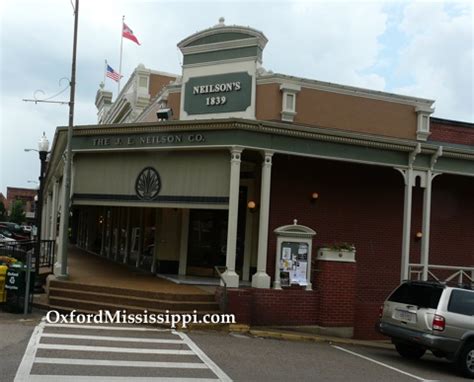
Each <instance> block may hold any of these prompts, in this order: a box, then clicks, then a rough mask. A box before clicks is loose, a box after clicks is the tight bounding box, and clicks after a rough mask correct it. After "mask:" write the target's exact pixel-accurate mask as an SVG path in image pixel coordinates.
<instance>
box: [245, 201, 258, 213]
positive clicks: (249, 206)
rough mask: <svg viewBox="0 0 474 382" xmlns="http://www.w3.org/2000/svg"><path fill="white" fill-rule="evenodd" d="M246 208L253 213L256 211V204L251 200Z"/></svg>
mask: <svg viewBox="0 0 474 382" xmlns="http://www.w3.org/2000/svg"><path fill="white" fill-rule="evenodd" d="M247 208H248V209H249V212H255V211H256V210H257V203H255V202H254V201H253V200H249V202H248V203H247Z"/></svg>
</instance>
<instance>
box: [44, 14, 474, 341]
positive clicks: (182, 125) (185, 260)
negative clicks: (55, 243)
mask: <svg viewBox="0 0 474 382" xmlns="http://www.w3.org/2000/svg"><path fill="white" fill-rule="evenodd" d="M266 43H267V39H266V37H265V36H264V35H263V33H261V32H259V31H257V30H254V29H252V28H248V27H237V26H225V25H224V24H223V23H219V24H218V25H216V26H215V27H212V28H209V29H207V30H204V31H202V32H198V33H196V34H194V35H192V36H190V37H188V38H186V39H184V40H183V41H181V42H180V43H179V44H178V47H179V48H180V50H181V52H182V53H183V71H182V73H181V75H172V74H168V73H162V72H156V71H152V70H149V69H146V68H145V67H144V66H142V65H141V66H139V67H138V68H137V69H136V70H135V72H134V74H133V75H132V77H131V78H130V79H129V81H128V82H127V84H126V86H125V87H124V89H123V90H122V92H121V94H120V95H119V97H118V100H115V102H113V103H112V102H111V99H112V95H111V93H110V92H107V91H106V90H104V88H103V87H101V89H99V91H98V93H97V98H96V105H97V107H98V116H99V124H97V125H91V126H77V127H75V128H74V136H73V142H72V147H73V153H74V157H73V181H72V195H71V196H72V203H73V204H72V206H73V218H72V230H71V232H72V240H73V242H75V243H76V244H77V245H78V246H80V247H81V248H84V249H86V250H88V251H91V252H94V253H96V254H99V255H101V256H105V257H107V258H109V259H110V260H111V261H116V262H121V263H123V264H127V265H128V266H130V267H136V268H139V269H142V270H146V271H148V272H153V273H160V274H179V275H182V276H185V275H197V276H207V277H213V276H215V271H214V267H215V266H223V267H225V273H224V275H223V277H224V280H225V281H226V284H227V286H228V287H230V288H231V290H230V292H229V293H230V294H229V296H230V308H231V309H232V310H233V311H234V312H236V313H237V315H238V317H239V320H240V321H242V322H248V323H256V324H307V325H320V326H324V327H340V328H349V331H348V333H349V332H350V335H356V336H358V337H369V336H370V335H371V333H370V331H371V328H372V326H373V325H372V323H373V319H374V318H375V317H376V314H377V313H376V312H377V310H378V306H379V305H380V302H381V301H383V299H384V297H385V296H386V294H387V293H389V291H390V290H391V289H393V288H394V287H395V286H396V285H397V283H398V282H399V281H400V280H401V279H408V278H410V277H415V276H416V277H417V275H420V277H421V278H424V279H426V278H428V277H431V276H429V273H428V272H429V271H430V268H429V266H430V265H432V264H435V265H446V266H453V267H458V268H459V269H464V268H465V269H468V268H469V267H472V266H473V265H474V264H473V252H472V249H471V244H470V243H469V236H470V234H472V232H474V201H473V199H472V195H473V194H474V128H473V126H472V124H467V123H459V122H453V121H446V120H440V119H431V120H430V116H431V114H432V113H433V111H434V109H433V103H434V101H431V100H425V99H419V98H413V97H406V96H399V95H394V94H389V93H382V92H375V91H370V90H366V89H359V88H353V87H348V86H342V85H335V84H329V83H324V82H320V81H315V80H308V79H303V78H296V77H291V76H286V75H281V74H275V73H273V72H269V71H266V70H265V69H264V68H263V67H262V56H263V50H264V48H265V45H266ZM171 110H172V113H171ZM65 132H66V130H65V129H64V128H58V130H57V133H56V136H55V140H54V145H53V151H52V155H51V158H50V162H49V167H48V173H47V181H46V189H47V190H48V192H45V197H46V199H45V203H46V208H45V212H44V214H43V221H44V225H43V226H44V227H45V230H44V232H43V235H44V236H45V237H51V238H56V235H57V220H58V216H59V215H60V210H61V206H60V203H58V201H59V200H62V198H60V194H61V190H62V182H61V179H62V171H63V168H62V161H61V155H62V152H63V150H64V147H65V137H66V134H65ZM295 219H296V220H297V222H298V224H299V225H303V226H306V227H308V228H309V229H311V230H314V231H315V232H316V236H315V237H314V243H313V248H314V250H313V251H312V256H310V257H309V258H311V257H312V258H313V261H310V263H311V264H308V265H307V266H308V267H310V266H312V271H311V272H310V276H309V278H310V280H306V281H307V282H308V283H311V284H312V287H311V288H304V287H297V286H291V287H288V288H283V290H279V289H276V290H275V289H272V287H273V282H274V281H275V274H276V272H275V268H276V262H277V260H276V258H277V256H276V255H277V254H278V253H279V249H278V248H277V238H276V234H275V233H274V231H275V230H276V229H277V228H279V227H281V226H285V225H290V224H292V223H293V221H294V220H295ZM295 224H296V223H295ZM418 233H420V234H418ZM335 242H347V243H350V244H353V245H354V246H355V248H356V255H355V261H352V260H351V261H342V260H341V261H337V259H336V261H333V260H334V259H332V260H331V261H324V260H322V259H321V260H320V259H318V248H319V247H323V246H324V245H327V244H331V243H335ZM281 266H282V265H281V264H277V268H278V269H279V268H280V267H281ZM305 266H306V265H305ZM278 269H277V275H278ZM417 272H419V273H417ZM246 282H248V283H246ZM242 285H244V286H247V285H248V286H250V285H251V287H250V288H241V287H242ZM308 289H310V290H308ZM335 306H336V307H337V306H341V308H340V309H336V308H335ZM351 328H352V329H351ZM351 330H352V331H351Z"/></svg>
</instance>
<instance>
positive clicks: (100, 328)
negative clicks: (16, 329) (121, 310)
mask: <svg viewBox="0 0 474 382" xmlns="http://www.w3.org/2000/svg"><path fill="white" fill-rule="evenodd" d="M43 326H44V327H45V328H74V329H92V330H94V329H97V330H122V331H123V330H133V331H136V332H168V333H169V329H159V328H141V327H131V326H130V327H129V326H102V325H75V324H49V323H46V322H45V323H44V324H43Z"/></svg>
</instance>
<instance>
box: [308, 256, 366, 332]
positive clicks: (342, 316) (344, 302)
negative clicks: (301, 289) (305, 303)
mask: <svg viewBox="0 0 474 382" xmlns="http://www.w3.org/2000/svg"><path fill="white" fill-rule="evenodd" d="M316 269H317V270H316V271H315V272H314V273H313V274H314V280H313V288H314V289H315V290H316V291H317V292H318V293H319V325H320V326H322V327H338V328H341V327H346V328H353V327H354V313H355V298H356V271H357V266H356V263H355V262H353V261H352V262H344V261H325V260H319V256H318V261H317V264H316ZM348 331H349V332H351V330H350V329H348ZM346 332H347V331H346Z"/></svg>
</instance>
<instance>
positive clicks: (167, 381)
mask: <svg viewBox="0 0 474 382" xmlns="http://www.w3.org/2000/svg"><path fill="white" fill-rule="evenodd" d="M25 381H28V382H90V381H91V382H216V381H219V379H217V378H177V377H107V376H95V375H87V376H86V375H38V374H32V375H30V376H29V377H28V379H25Z"/></svg>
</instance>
